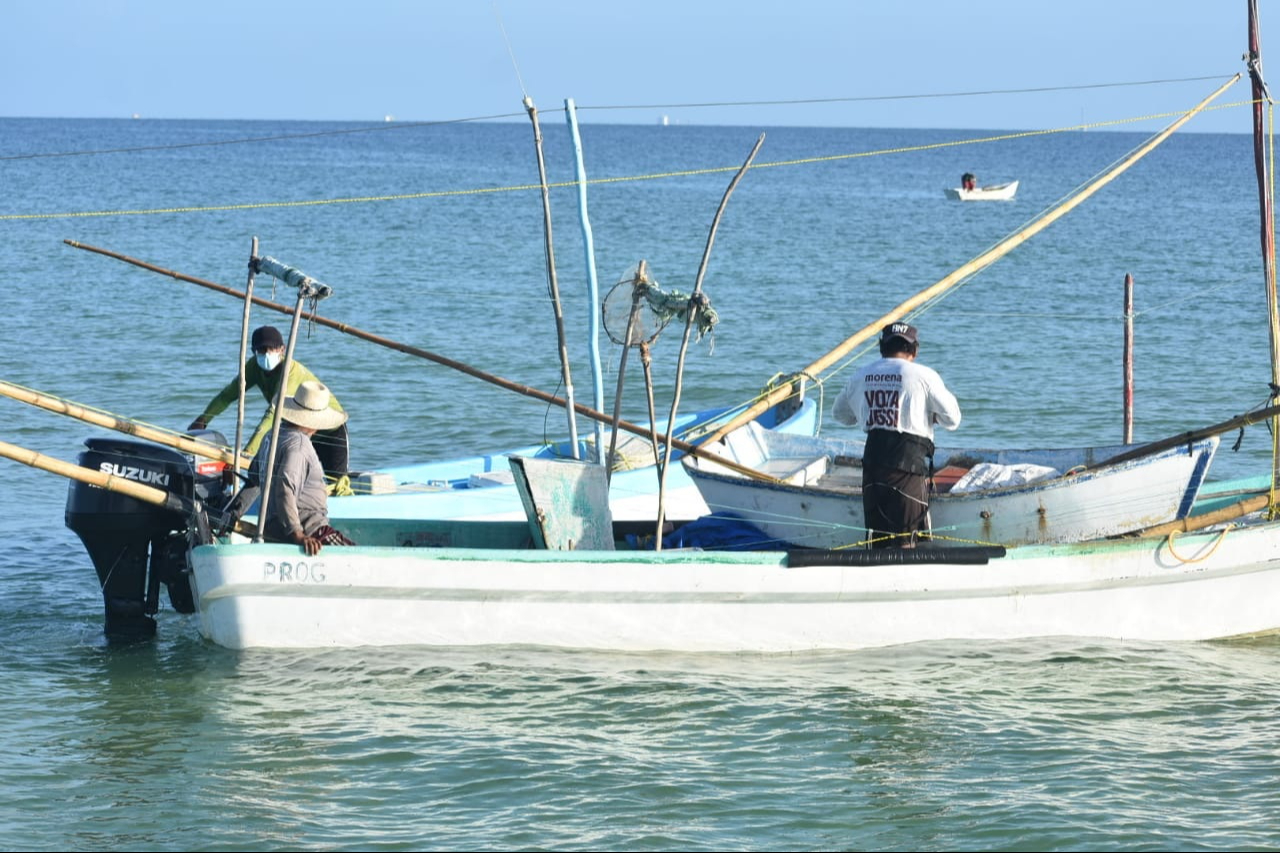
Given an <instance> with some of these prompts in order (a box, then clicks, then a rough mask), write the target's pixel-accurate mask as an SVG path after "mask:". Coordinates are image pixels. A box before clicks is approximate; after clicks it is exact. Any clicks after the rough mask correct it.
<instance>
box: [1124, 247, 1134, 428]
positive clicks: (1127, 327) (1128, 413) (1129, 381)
mask: <svg viewBox="0 0 1280 853" xmlns="http://www.w3.org/2000/svg"><path fill="white" fill-rule="evenodd" d="M1124 443H1125V444H1133V276H1132V275H1131V274H1129V273H1125V274H1124Z"/></svg>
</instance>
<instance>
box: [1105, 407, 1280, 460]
mask: <svg viewBox="0 0 1280 853" xmlns="http://www.w3.org/2000/svg"><path fill="white" fill-rule="evenodd" d="M1277 416H1280V406H1268V407H1267V408H1265V409H1259V410H1258V411H1256V412H1246V413H1245V414H1243V415H1236V416H1235V417H1234V418H1232V419H1231V420H1228V421H1223V422H1222V423H1220V424H1214V425H1213V426H1207V427H1202V428H1201V429H1194V430H1191V431H1189V432H1184V433H1181V434H1179V435H1174V436H1170V437H1169V438H1162V439H1160V440H1159V441H1153V442H1151V443H1150V444H1143V445H1140V446H1138V447H1135V448H1134V449H1133V450H1126V451H1124V452H1123V453H1117V454H1116V455H1115V456H1112V457H1111V458H1110V459H1106V460H1104V461H1102V462H1099V463H1098V464H1097V465H1094V466H1093V467H1094V468H1095V469H1097V468H1101V467H1102V466H1103V465H1117V464H1119V463H1121V462H1128V461H1129V460H1130V459H1140V458H1142V457H1143V456H1149V455H1150V454H1152V453H1159V452H1160V451H1161V450H1168V449H1169V448H1170V447H1177V446H1179V445H1182V444H1191V443H1192V442H1196V441H1200V440H1201V439H1203V438H1208V437H1209V436H1211V435H1220V434H1222V433H1224V432H1230V431H1231V430H1233V429H1240V428H1241V427H1247V426H1252V425H1253V424H1256V423H1260V422H1262V421H1265V420H1266V419H1267V418H1274V417H1277Z"/></svg>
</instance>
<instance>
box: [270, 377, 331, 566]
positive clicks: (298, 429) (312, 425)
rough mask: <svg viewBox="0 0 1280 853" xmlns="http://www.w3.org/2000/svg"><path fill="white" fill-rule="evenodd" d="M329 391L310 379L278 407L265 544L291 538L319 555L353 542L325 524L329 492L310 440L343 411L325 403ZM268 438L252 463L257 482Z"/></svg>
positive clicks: (327, 518)
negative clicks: (277, 442)
mask: <svg viewBox="0 0 1280 853" xmlns="http://www.w3.org/2000/svg"><path fill="white" fill-rule="evenodd" d="M330 396H331V395H330V394H329V389H328V388H327V387H325V386H324V384H323V383H321V382H318V381H315V380H309V381H307V382H303V383H302V384H301V385H299V386H298V391H297V393H296V394H294V395H293V396H292V397H286V398H285V401H284V406H283V407H282V409H281V411H280V419H281V421H283V423H281V424H280V439H279V440H280V447H279V450H278V451H277V452H276V459H275V468H274V469H273V470H272V474H271V494H270V496H269V497H268V499H267V520H266V523H265V524H264V525H263V528H262V533H263V538H264V539H266V540H267V541H268V542H292V543H294V544H296V545H300V546H302V549H303V550H304V551H306V552H307V555H308V556H312V557H313V556H315V555H316V554H319V553H320V548H321V546H323V545H354V544H355V543H354V542H352V541H351V540H350V539H348V538H347V537H346V536H344V535H342V534H341V533H339V532H338V531H337V530H334V529H333V528H332V527H330V526H329V506H328V493H327V492H326V490H325V482H324V468H323V467H322V466H321V464H320V457H319V456H317V455H316V449H315V447H314V446H313V445H312V443H311V436H313V435H315V433H316V432H317V431H318V430H331V429H334V428H336V427H338V426H341V425H342V424H343V423H344V422H345V421H346V419H347V413H346V412H344V411H342V410H340V409H334V408H332V407H331V406H330V405H329V402H330ZM270 452H271V437H270V436H267V438H266V440H265V441H264V442H263V443H262V448H261V449H260V450H259V451H258V455H257V456H256V457H255V458H254V461H253V470H254V473H255V475H256V479H257V481H258V482H259V483H261V482H262V480H263V478H264V477H265V474H266V465H267V459H268V458H269V456H268V454H269V453H270Z"/></svg>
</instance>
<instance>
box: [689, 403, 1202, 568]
mask: <svg viewBox="0 0 1280 853" xmlns="http://www.w3.org/2000/svg"><path fill="white" fill-rule="evenodd" d="M862 446H863V445H862V442H861V441H855V440H842V439H836V438H826V437H821V438H819V437H814V436H774V435H771V434H770V433H769V432H768V431H766V430H763V429H760V428H759V427H756V426H755V425H753V424H751V425H748V426H747V427H746V428H744V429H740V430H736V431H735V432H733V433H731V434H730V435H729V436H727V437H726V438H725V439H724V440H723V441H722V442H718V443H717V444H716V445H715V446H714V447H711V448H708V449H710V450H712V451H713V452H714V453H715V454H716V456H719V457H724V458H728V459H732V460H734V461H736V462H738V463H739V464H741V465H743V466H745V467H747V468H749V469H753V470H757V471H762V472H765V473H767V474H770V475H772V476H773V477H774V478H775V479H772V480H763V479H759V478H752V477H749V476H746V475H744V474H742V473H740V472H738V471H735V470H731V469H728V468H725V467H724V466H722V465H718V464H717V463H716V462H715V461H713V460H711V459H709V458H708V459H697V458H685V459H684V460H683V463H684V467H685V470H686V471H687V472H688V474H689V476H690V478H692V480H693V482H694V483H695V485H696V486H697V488H698V490H699V491H701V492H702V496H703V498H704V499H705V500H706V502H707V505H708V506H709V507H711V510H712V512H714V513H716V514H727V515H732V516H735V517H738V518H741V519H743V520H745V521H747V522H748V523H750V524H751V525H753V526H755V527H756V528H759V529H760V531H762V532H763V533H764V534H765V535H766V537H767V538H768V539H769V540H770V541H775V542H778V543H780V544H781V545H785V546H793V547H809V548H843V547H846V546H850V545H856V544H861V543H865V542H867V541H868V536H869V534H868V531H867V526H866V522H865V519H864V517H863V512H862ZM1217 447H1218V439H1217V437H1216V436H1206V437H1203V438H1199V439H1197V440H1195V441H1189V442H1186V443H1180V444H1175V445H1174V446H1172V447H1159V448H1157V449H1155V450H1154V451H1152V452H1150V453H1145V454H1142V455H1138V456H1136V457H1135V456H1134V455H1133V454H1132V453H1131V451H1133V450H1134V448H1133V447H1129V446H1124V445H1118V446H1110V447H1081V448H1067V449H1053V450H1048V449H1035V450H1012V449H1004V450H987V449H973V448H965V449H947V448H938V450H937V451H936V453H935V454H934V459H935V460H936V465H937V468H938V472H937V474H936V475H935V478H934V484H935V489H936V490H937V491H936V494H934V496H933V498H932V500H931V501H930V504H929V515H930V518H931V527H932V530H933V532H934V535H935V536H936V537H938V538H940V539H952V540H962V541H969V542H981V543H985V544H994V545H1011V546H1012V545H1030V544H1037V543H1039V544H1045V543H1053V542H1080V541H1083V540H1086V539H1098V538H1102V537H1105V536H1114V535H1116V534H1119V533H1126V532H1129V531H1133V530H1138V529H1141V528H1145V527H1152V526H1154V525H1157V524H1162V523H1165V522H1169V521H1174V520H1176V519H1181V518H1186V517H1187V516H1188V515H1189V514H1190V512H1191V508H1192V505H1193V503H1194V502H1195V499H1196V496H1197V493H1198V492H1199V490H1200V486H1201V485H1202V484H1203V483H1204V479H1205V475H1206V474H1207V473H1208V469H1209V464H1210V462H1211V461H1212V460H1213V455H1214V451H1215V450H1216V449H1217ZM1112 459H1120V460H1121V461H1118V462H1112V461H1110V460H1112Z"/></svg>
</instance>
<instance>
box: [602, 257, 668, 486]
mask: <svg viewBox="0 0 1280 853" xmlns="http://www.w3.org/2000/svg"><path fill="white" fill-rule="evenodd" d="M644 281H645V262H644V259H643V258H641V259H640V264H639V265H638V266H637V267H636V274H635V276H633V277H632V279H631V313H630V314H628V315H627V334H626V337H625V338H624V339H623V341H622V355H621V356H619V357H618V383H617V387H616V388H615V390H614V392H613V423H612V425H611V426H610V433H609V455H608V456H607V457H602V462H603V464H604V466H605V469H604V471H605V473H604V476H605V482H606V483H607V482H609V481H610V480H611V479H613V455H614V454H615V453H616V452H617V451H618V423H619V422H620V421H621V420H622V388H623V386H624V385H625V384H626V380H627V357H628V356H629V355H630V353H631V344H632V342H633V341H634V340H635V333H636V318H637V317H639V316H640V293H641V291H640V287H641V285H642V284H643V283H644ZM653 426H654V420H653V414H652V413H650V415H649V427H650V429H652V428H653ZM654 447H655V451H654V454H653V462H654V464H655V465H656V464H657V463H658V454H657V450H656V447H657V445H656V443H655V445H654Z"/></svg>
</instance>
